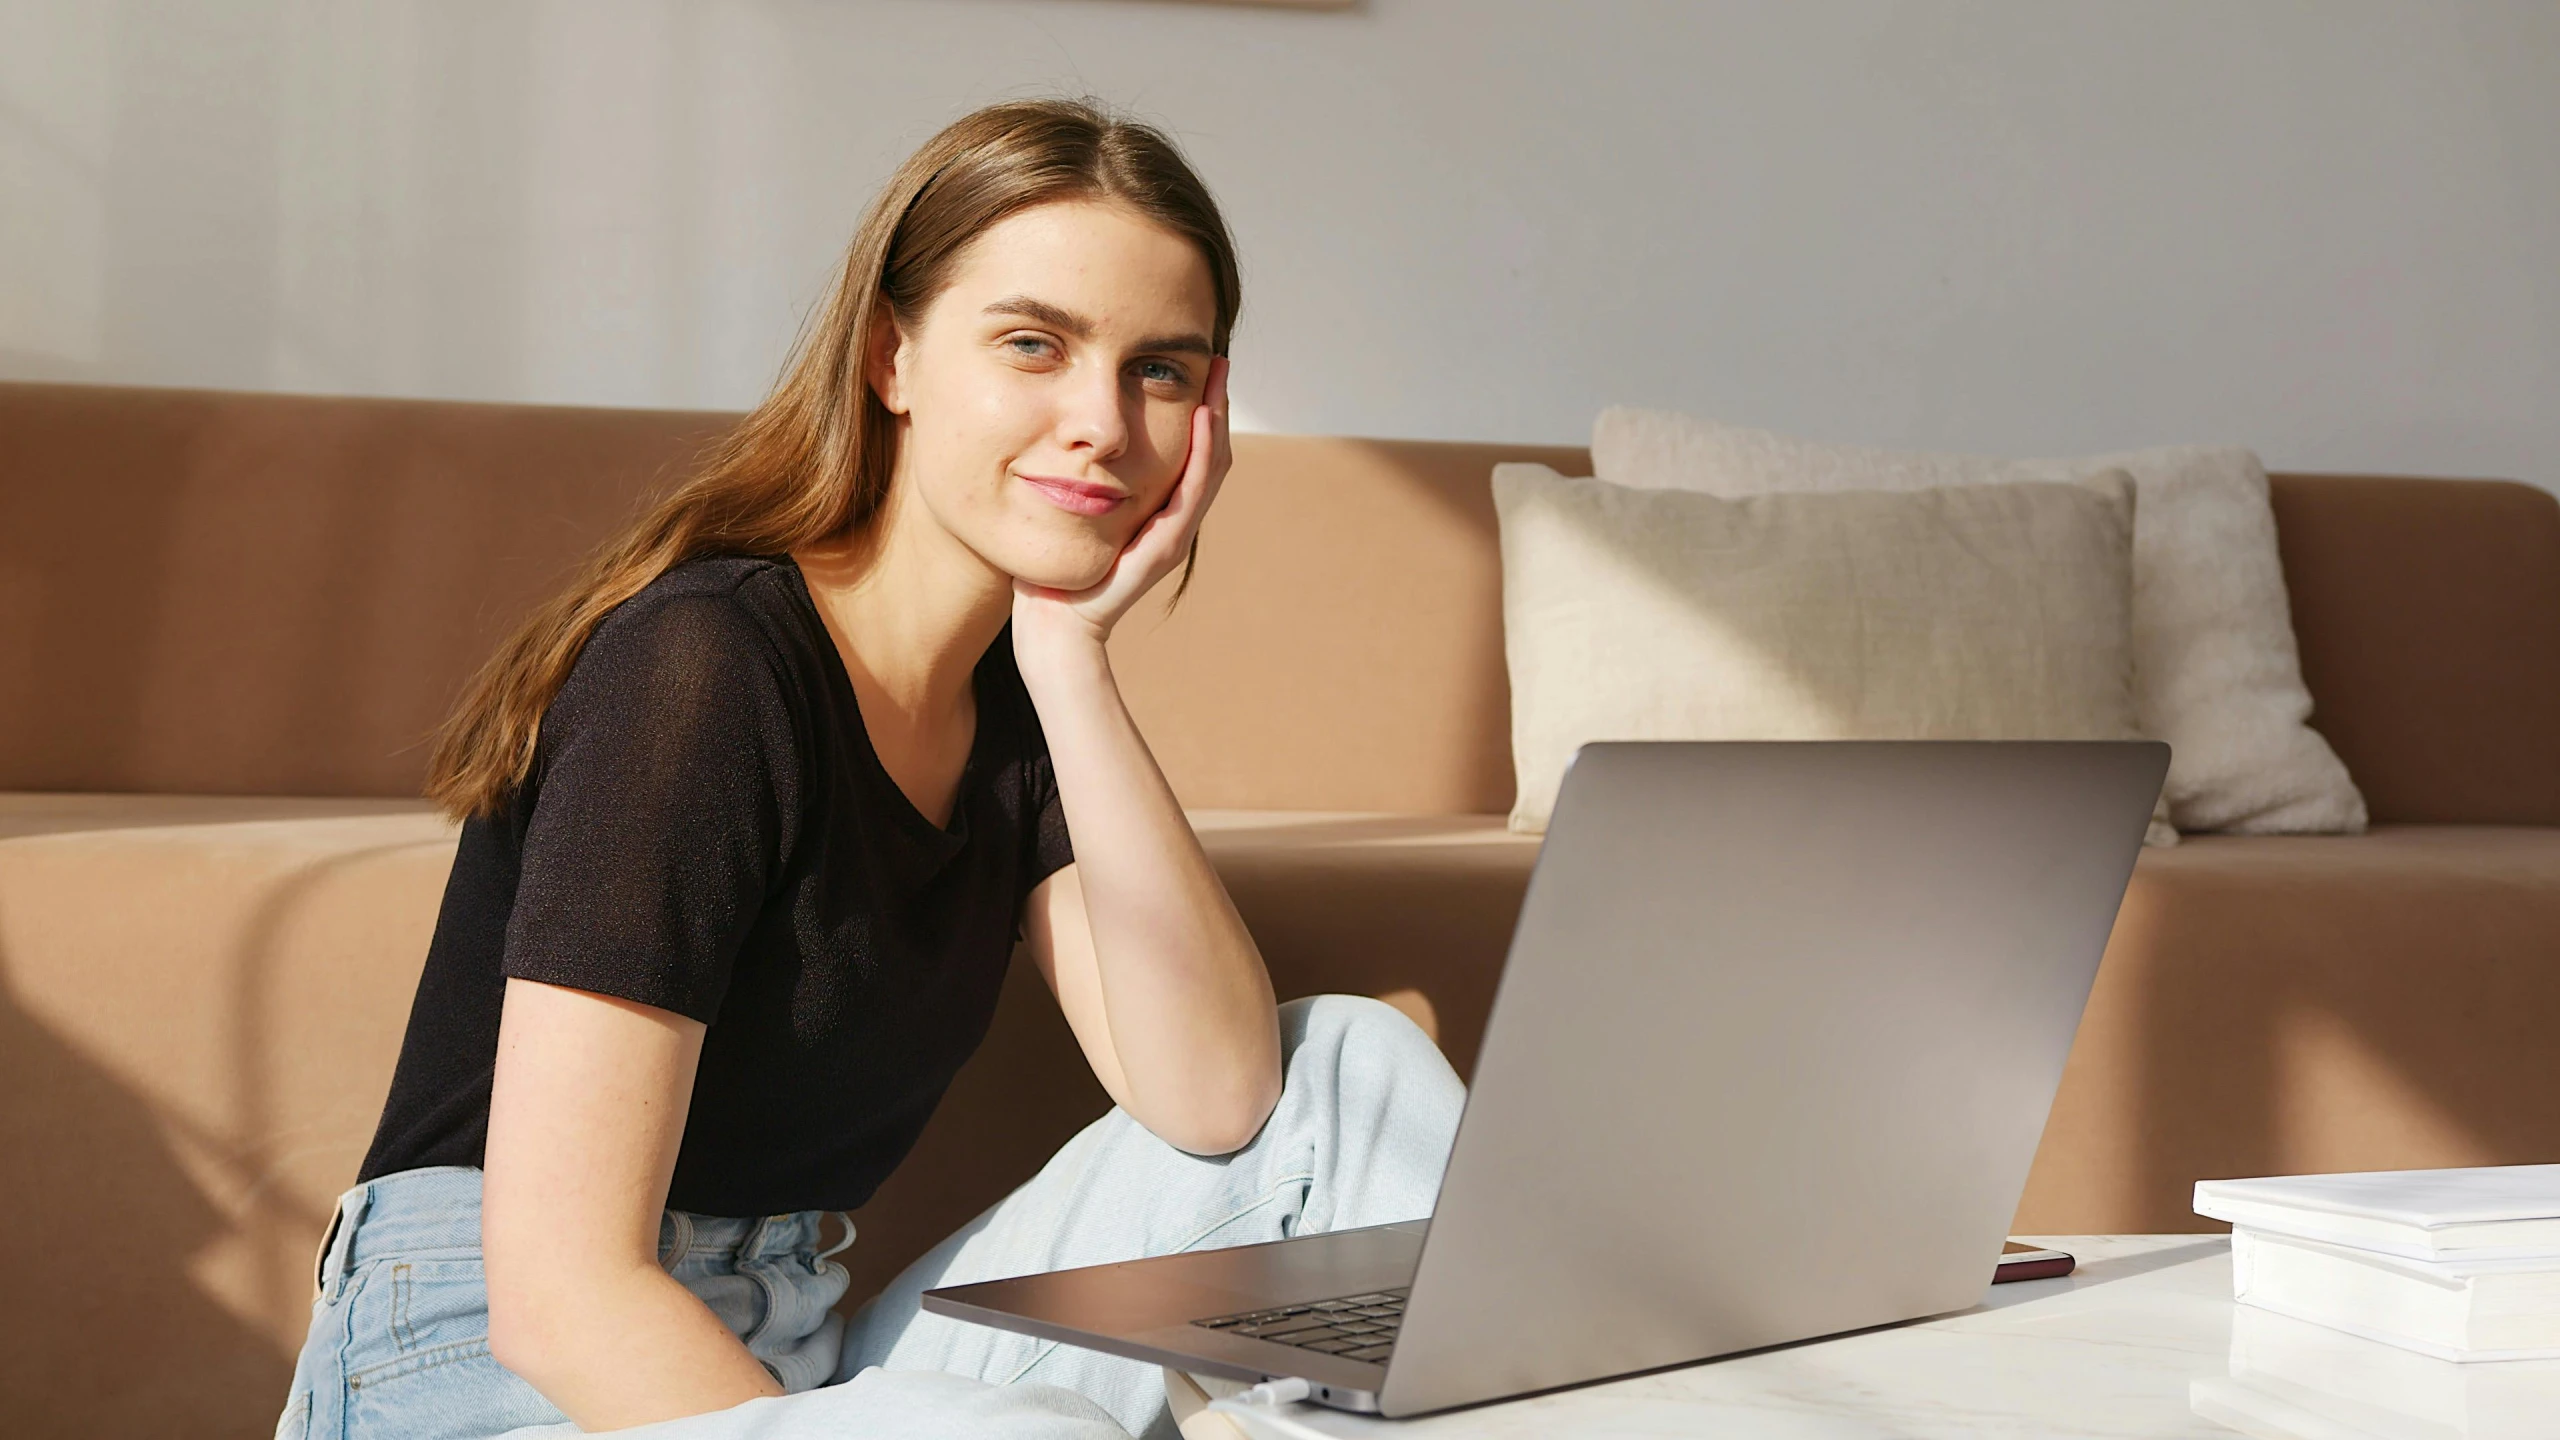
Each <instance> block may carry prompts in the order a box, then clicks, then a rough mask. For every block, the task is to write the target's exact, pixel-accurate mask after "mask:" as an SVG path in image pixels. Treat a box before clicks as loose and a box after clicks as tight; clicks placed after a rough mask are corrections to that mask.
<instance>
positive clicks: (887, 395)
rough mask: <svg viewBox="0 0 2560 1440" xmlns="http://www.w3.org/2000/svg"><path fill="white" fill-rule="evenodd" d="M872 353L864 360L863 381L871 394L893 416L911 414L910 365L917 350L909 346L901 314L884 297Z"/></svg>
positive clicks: (873, 338) (873, 330)
mask: <svg viewBox="0 0 2560 1440" xmlns="http://www.w3.org/2000/svg"><path fill="white" fill-rule="evenodd" d="M867 348H868V350H869V352H870V353H869V354H867V355H865V356H864V357H863V364H862V371H863V378H864V379H865V380H866V381H868V382H869V383H870V385H871V393H872V394H874V395H877V396H879V397H880V404H881V407H882V408H883V409H885V410H887V411H888V412H889V413H890V414H892V415H904V414H906V413H907V386H906V372H907V366H908V364H909V363H910V361H911V360H912V359H913V351H914V347H913V346H912V345H910V344H908V343H907V335H906V330H905V328H904V327H903V326H901V325H899V323H898V312H896V311H895V310H892V309H890V308H889V302H888V300H887V299H886V298H885V297H884V298H883V299H882V300H881V301H880V314H879V319H878V320H876V321H874V322H873V324H872V326H871V343H870V345H869V346H868V347H867Z"/></svg>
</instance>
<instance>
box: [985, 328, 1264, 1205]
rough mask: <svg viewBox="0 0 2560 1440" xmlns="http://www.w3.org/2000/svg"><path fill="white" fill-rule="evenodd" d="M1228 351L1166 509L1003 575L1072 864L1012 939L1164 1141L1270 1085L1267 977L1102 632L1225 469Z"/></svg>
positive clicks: (1187, 1133)
mask: <svg viewBox="0 0 2560 1440" xmlns="http://www.w3.org/2000/svg"><path fill="white" fill-rule="evenodd" d="M1226 408H1227V407H1226V361H1225V360H1224V359H1220V360H1218V361H1217V362H1216V363H1215V365H1214V366H1213V368H1212V370H1211V373H1210V378H1209V384H1208V386H1207V393H1206V395H1205V397H1204V399H1203V402H1202V403H1201V405H1200V406H1199V407H1198V408H1197V409H1196V410H1195V411H1194V412H1193V415H1192V428H1191V448H1190V452H1189V454H1188V456H1187V457H1186V458H1185V461H1184V464H1183V473H1182V477H1181V479H1180V480H1179V481H1178V482H1177V483H1176V485H1175V488H1174V493H1173V495H1172V497H1171V498H1170V499H1169V500H1168V501H1167V502H1166V504H1165V507H1164V508H1163V509H1162V510H1160V511H1158V512H1157V513H1156V514H1155V515H1154V516H1153V517H1151V518H1150V519H1149V520H1148V522H1147V524H1146V526H1145V527H1144V528H1142V529H1141V530H1140V531H1139V532H1138V534H1137V535H1136V536H1135V537H1133V538H1132V539H1131V541H1130V542H1129V545H1128V547H1127V548H1126V549H1124V550H1123V551H1122V552H1121V555H1120V559H1119V562H1118V564H1117V565H1115V566H1114V568H1113V571H1112V573H1111V575H1109V576H1108V577H1106V578H1105V579H1104V581H1103V582H1102V583H1101V584H1099V585H1097V586H1095V587H1094V588H1093V589H1091V590H1088V591H1083V592H1080V593H1078V594H1074V595H1065V594H1060V593H1058V592H1055V591H1044V590H1039V589H1036V588H1034V587H1030V586H1017V593H1016V598H1015V601H1014V616H1013V627H1014V655H1015V660H1016V663H1017V664H1018V665H1019V666H1020V668H1021V671H1022V679H1023V684H1024V685H1025V687H1026V688H1028V689H1029V691H1030V692H1031V699H1032V703H1033V705H1034V706H1035V707H1036V708H1037V709H1038V710H1039V712H1040V725H1041V729H1042V730H1043V731H1044V732H1045V733H1046V734H1047V736H1048V742H1049V758H1050V765H1051V767H1052V769H1053V770H1054V772H1055V773H1056V776H1057V783H1058V797H1059V801H1060V803H1061V804H1062V805H1063V806H1064V808H1065V810H1066V813H1067V816H1068V819H1069V823H1070V825H1071V827H1072V829H1073V832H1074V835H1075V847H1076V863H1075V864H1072V865H1069V866H1067V867H1066V868H1064V869H1062V870H1059V871H1057V872H1056V873H1055V874H1053V875H1051V876H1050V877H1049V878H1048V879H1046V880H1044V881H1042V882H1041V883H1040V885H1039V887H1038V888H1037V889H1035V890H1033V891H1032V892H1031V900H1030V907H1029V911H1028V913H1027V914H1026V916H1025V922H1024V938H1025V940H1026V941H1027V942H1028V943H1029V945H1030V947H1031V953H1032V957H1033V959H1034V960H1035V961H1037V962H1038V964H1039V966H1040V971H1041V974H1042V976H1043V977H1044V978H1046V979H1047V980H1048V982H1049V988H1050V989H1051V990H1053V991H1055V992H1056V994H1057V997H1058V1004H1059V1008H1060V1009H1062V1010H1063V1011H1065V1013H1066V1017H1067V1023H1068V1024H1069V1026H1071V1027H1072V1028H1073V1029H1074V1031H1075V1033H1076V1040H1077V1042H1078V1043H1079V1044H1080V1045H1081V1046H1082V1047H1083V1049H1084V1053H1085V1057H1086V1058H1087V1059H1088V1060H1089V1061H1090V1062H1091V1063H1092V1065H1093V1072H1094V1074H1095V1076H1096V1077H1098V1078H1099V1079H1100V1080H1101V1081H1102V1085H1103V1088H1104V1089H1105V1090H1107V1091H1109V1092H1110V1094H1111V1098H1112V1099H1113V1100H1115V1101H1117V1102H1118V1103H1119V1105H1120V1107H1121V1108H1122V1109H1124V1110H1127V1111H1128V1112H1129V1113H1130V1114H1131V1115H1133V1116H1135V1117H1136V1118H1137V1120H1138V1121H1139V1123H1141V1124H1143V1125H1145V1126H1146V1127H1147V1128H1148V1129H1149V1130H1152V1131H1154V1132H1155V1133H1156V1134H1157V1135H1158V1136H1159V1137H1161V1138H1162V1139H1164V1140H1165V1141H1166V1142H1167V1143H1168V1144H1171V1145H1175V1146H1177V1147H1179V1148H1181V1149H1184V1150H1188V1151H1191V1152H1193V1153H1195V1154H1201V1155H1216V1154H1224V1153H1226V1152H1228V1151H1230V1150H1235V1149H1238V1148H1240V1147H1242V1146H1243V1145H1244V1144H1245V1143H1246V1142H1247V1141H1249V1140H1251V1139H1252V1138H1253V1136H1254V1133H1255V1132H1256V1131H1258V1130H1260V1129H1261V1128H1262V1122H1263V1121H1264V1120H1265V1119H1266V1118H1268V1117H1269V1115H1270V1114H1271V1107H1272V1105H1273V1104H1275V1103H1276V1102H1277V1101H1278V1099H1279V1097H1280V1033H1279V1021H1278V1016H1277V1012H1276V1011H1275V1009H1274V1007H1273V1004H1272V995H1271V977H1270V975H1269V973H1268V972H1266V971H1265V970H1264V969H1263V965H1262V953H1261V951H1259V950H1257V949H1256V948H1254V943H1253V936H1252V935H1251V934H1250V933H1249V932H1247V931H1246V929H1245V926H1244V920H1243V917H1241V916H1239V915H1238V914H1237V913H1236V907H1235V903H1234V902H1233V901H1232V900H1230V899H1228V898H1227V891H1226V887H1225V886H1224V885H1223V884H1221V883H1220V882H1219V880H1218V873H1217V871H1216V870H1215V869H1213V868H1211V866H1210V864H1209V857H1208V855H1207V854H1206V853H1204V852H1203V851H1202V850H1201V848H1200V840H1199V837H1198V836H1197V835H1195V834H1193V833H1192V830H1191V822H1190V821H1189V820H1187V819H1185V818H1184V816H1183V813H1182V806H1181V804H1180V803H1179V802H1177V801H1176V800H1175V799H1174V796H1173V789H1172V787H1171V786H1169V785H1167V784H1166V783H1165V778H1164V772H1163V771H1161V770H1159V769H1158V768H1157V767H1156V762H1155V756H1154V755H1153V754H1152V753H1150V752H1149V751H1148V749H1147V743H1146V741H1145V739H1144V738H1143V737H1141V736H1140V735H1139V733H1138V727H1137V725H1136V723H1135V722H1134V721H1132V720H1131V719H1130V718H1129V711H1128V707H1127V706H1126V705H1125V704H1123V703H1122V701H1121V698H1120V687H1119V684H1118V682H1117V681H1116V680H1114V679H1113V677H1112V674H1111V657H1110V654H1109V652H1108V651H1107V650H1106V649H1105V648H1104V641H1105V640H1107V639H1108V638H1109V636H1110V633H1111V627H1112V625H1113V624H1115V623H1116V622H1117V621H1118V619H1119V617H1120V616H1121V615H1122V614H1123V613H1125V612H1126V611H1127V610H1128V608H1129V606H1130V605H1131V604H1132V603H1134V602H1135V601H1136V600H1137V598H1138V597H1139V596H1140V595H1143V594H1145V593H1146V592H1147V590H1148V589H1150V588H1152V587H1153V586H1154V585H1155V583H1156V582H1157V581H1158V580H1160V579H1162V578H1163V577H1164V576H1165V575H1166V574H1167V573H1169V572H1170V571H1171V570H1172V569H1173V568H1174V566H1175V565H1177V564H1179V563H1180V562H1181V559H1182V557H1183V556H1184V555H1185V554H1186V553H1188V552H1189V550H1190V547H1191V537H1192V536H1193V535H1194V534H1195V533H1197V531H1198V529H1199V524H1200V517H1201V515H1202V514H1203V513H1204V512H1206V511H1207V509H1208V507H1209V502H1210V501H1211V500H1213V499H1214V498H1216V495H1217V490H1218V485H1219V482H1220V481H1222V480H1223V479H1224V478H1225V476H1226V469H1227V419H1226Z"/></svg>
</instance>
